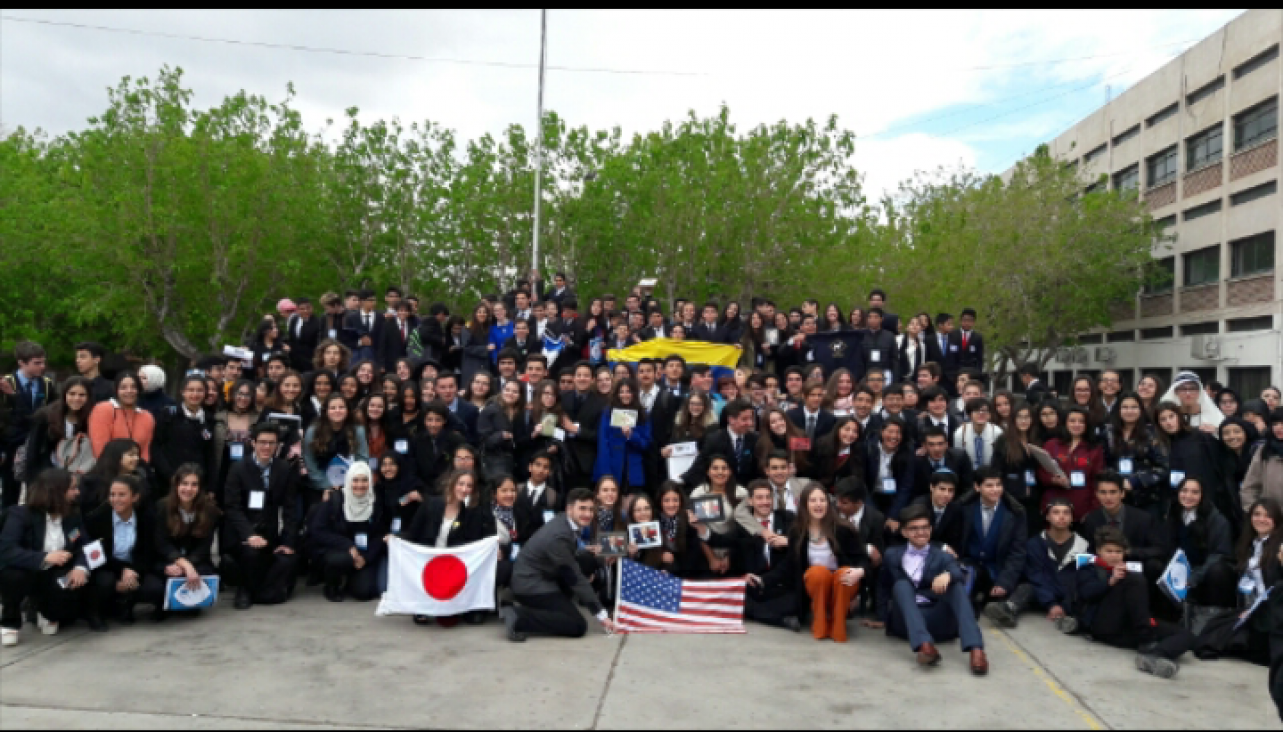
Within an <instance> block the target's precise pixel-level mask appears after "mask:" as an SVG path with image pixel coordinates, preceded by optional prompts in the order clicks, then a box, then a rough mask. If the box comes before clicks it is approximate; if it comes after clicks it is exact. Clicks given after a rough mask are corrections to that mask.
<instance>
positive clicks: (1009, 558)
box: [955, 493, 1029, 594]
mask: <svg viewBox="0 0 1283 732" xmlns="http://www.w3.org/2000/svg"><path fill="white" fill-rule="evenodd" d="M958 507H959V508H960V509H962V541H961V546H959V547H955V550H956V551H957V552H958V556H959V558H961V559H962V561H963V563H965V564H969V565H971V566H975V567H981V566H996V567H997V572H996V573H994V574H993V576H992V579H993V582H994V584H995V585H998V586H999V587H1001V588H1003V589H1004V590H1006V591H1007V593H1008V594H1010V593H1012V592H1014V591H1015V589H1016V585H1017V584H1018V583H1019V582H1020V578H1021V577H1023V576H1024V571H1025V552H1026V551H1027V549H1028V547H1027V544H1028V541H1029V528H1028V526H1029V525H1028V521H1027V520H1026V518H1025V508H1024V506H1021V505H1020V502H1019V501H1017V500H1016V499H1014V498H1012V497H1011V496H1008V495H1003V497H1002V500H1001V501H999V502H998V510H997V515H995V516H994V519H993V520H994V523H995V524H996V523H998V522H999V518H1000V517H1001V526H991V527H990V529H989V530H990V532H993V531H994V530H997V531H998V532H999V533H998V537H997V539H996V541H994V542H993V544H994V552H995V553H994V555H993V556H984V557H981V556H977V555H974V554H973V553H972V551H971V547H972V544H973V539H976V540H978V539H979V538H980V537H981V532H982V530H983V528H984V519H983V517H982V514H981V512H982V510H983V509H982V508H981V502H980V494H979V493H972V494H971V495H969V496H967V497H966V498H963V499H962V500H961V501H959V502H958Z"/></svg>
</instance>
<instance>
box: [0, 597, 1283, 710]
mask: <svg viewBox="0 0 1283 732" xmlns="http://www.w3.org/2000/svg"><path fill="white" fill-rule="evenodd" d="M982 622H986V621H982ZM33 630H34V629H33ZM986 639H987V645H988V648H989V654H990V661H991V664H992V666H993V670H992V673H991V675H990V676H989V677H988V678H985V679H976V678H973V677H972V676H971V675H970V674H969V673H968V672H967V668H966V659H965V658H964V656H963V655H962V654H961V652H959V651H958V650H957V646H956V644H953V645H951V647H950V648H948V649H944V648H942V649H941V651H942V652H943V653H944V654H945V659H944V662H943V663H942V664H941V666H940V667H939V668H936V669H932V670H927V671H924V670H920V669H918V668H917V667H916V665H915V664H914V662H913V658H912V656H911V655H910V654H909V651H908V648H907V644H903V643H901V642H899V641H893V640H892V639H888V638H886V637H885V636H883V635H882V634H881V633H874V632H871V631H861V632H860V633H859V634H858V635H857V636H856V637H855V638H854V639H853V640H852V642H851V643H849V644H847V645H845V646H838V645H835V644H833V643H830V642H823V643H816V642H814V641H812V640H811V639H810V638H809V636H807V635H794V634H792V633H788V632H786V631H779V630H772V629H767V628H762V627H760V626H751V627H750V631H749V634H748V635H747V636H740V637H733V636H716V637H714V636H632V637H628V638H623V637H612V638H607V637H605V636H601V635H593V636H590V637H589V638H586V639H584V640H581V641H556V640H539V639H532V640H531V641H530V642H529V643H526V644H525V645H511V644H509V643H507V642H506V641H504V640H503V639H502V627H501V626H500V625H499V623H498V622H497V621H496V622H495V623H493V624H491V625H487V626H484V627H481V628H472V627H458V628H454V629H450V630H444V629H440V628H431V629H424V628H417V627H415V626H413V625H412V624H411V622H410V620H409V619H403V618H375V617H374V605H372V604H371V605H356V604H352V603H344V604H342V605H331V604H329V603H326V602H324V601H323V600H322V599H321V598H320V597H319V596H317V595H316V594H315V593H313V592H308V593H306V594H305V595H304V596H303V597H301V598H299V599H297V600H295V601H294V602H292V603H290V604H288V605H285V606H282V607H275V608H255V609H254V610H252V611H250V612H249V613H236V612H233V611H232V610H230V608H224V609H218V610H215V611H214V612H213V613H212V614H207V615H206V616H205V617H203V618H199V619H194V620H184V621H180V620H171V621H169V622H167V623H164V624H162V625H160V626H153V625H151V624H150V623H149V622H147V621H146V620H142V621H141V622H140V623H139V624H138V625H137V626H135V627H134V628H130V629H120V628H113V630H112V632H111V633H108V634H106V635H95V634H89V633H87V632H85V631H84V630H82V629H69V630H68V631H66V632H64V634H62V635H59V636H57V637H54V638H44V637H40V636H37V635H36V634H35V633H34V632H27V631H24V633H23V639H22V640H23V643H22V645H20V646H18V647H17V648H13V649H4V650H3V651H0V729H24V728H31V729H50V728H67V729H174V728H183V729H192V730H214V729H244V728H272V729H323V728H327V727H334V728H339V727H349V728H350V727H362V726H364V727H393V728H395V727H400V728H512V727H523V728H531V727H536V728H552V727H570V728H576V729H586V728H600V729H620V728H650V729H668V728H687V727H699V728H801V729H808V728H847V729H850V728H873V729H898V728H901V727H910V728H917V727H936V728H938V727H946V726H947V727H950V728H954V729H1012V728H1031V727H1039V728H1046V729H1106V728H1113V729H1142V728H1173V729H1174V728H1189V729H1195V728H1197V729H1245V728H1255V729H1277V728H1278V727H1279V726H1280V725H1279V720H1278V717H1277V715H1276V714H1275V712H1274V711H1273V707H1272V705H1271V703H1270V700H1269V695H1268V693H1267V692H1266V673H1265V670H1264V669H1262V668H1257V667H1253V666H1248V665H1246V664H1243V663H1240V662H1234V661H1222V662H1217V663H1201V662H1199V661H1196V660H1187V661H1186V662H1185V663H1184V664H1183V667H1182V669H1181V675H1180V676H1179V677H1178V678H1177V679H1176V680H1175V681H1170V682H1166V681H1160V680H1158V679H1154V678H1152V677H1149V676H1145V675H1143V674H1140V673H1138V672H1137V671H1135V670H1134V668H1133V666H1132V655H1131V654H1129V653H1126V652H1123V651H1116V650H1113V649H1109V648H1103V647H1099V646H1094V645H1090V644H1088V643H1086V642H1085V641H1083V640H1081V639H1076V638H1066V637H1064V636H1061V635H1059V634H1058V633H1056V632H1055V630H1054V629H1052V628H1051V627H1050V626H1049V625H1048V624H1047V623H1046V622H1045V621H1042V620H1041V619H1040V618H1038V617H1032V616H1027V617H1026V623H1025V624H1024V625H1023V626H1022V627H1021V628H1020V629H1018V630H1016V631H1011V632H1009V633H1003V632H999V631H996V630H993V629H992V628H989V627H988V626H986ZM500 691H502V694H503V695H502V696H500V695H499V693H500Z"/></svg>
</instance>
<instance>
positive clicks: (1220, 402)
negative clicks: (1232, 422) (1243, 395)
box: [1216, 387, 1243, 417]
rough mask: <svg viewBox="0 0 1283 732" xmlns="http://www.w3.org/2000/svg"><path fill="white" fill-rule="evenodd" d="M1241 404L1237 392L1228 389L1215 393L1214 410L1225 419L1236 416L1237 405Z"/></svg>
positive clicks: (1241, 401)
mask: <svg viewBox="0 0 1283 732" xmlns="http://www.w3.org/2000/svg"><path fill="white" fill-rule="evenodd" d="M1242 403H1243V400H1242V399H1240V398H1239V396H1238V392H1236V391H1234V390H1233V389H1230V388H1229V387H1226V388H1224V389H1221V390H1220V391H1218V392H1216V408H1217V409H1219V410H1221V414H1223V415H1225V416H1226V417H1233V416H1234V415H1236V414H1238V408H1239V405H1240V404H1242Z"/></svg>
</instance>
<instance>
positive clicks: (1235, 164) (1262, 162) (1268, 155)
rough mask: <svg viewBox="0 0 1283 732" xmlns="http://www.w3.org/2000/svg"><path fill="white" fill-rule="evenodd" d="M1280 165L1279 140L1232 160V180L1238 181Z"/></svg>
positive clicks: (1245, 151) (1243, 153)
mask: <svg viewBox="0 0 1283 732" xmlns="http://www.w3.org/2000/svg"><path fill="white" fill-rule="evenodd" d="M1278 164H1279V141H1278V138H1275V139H1273V140H1270V141H1269V142H1267V143H1264V144H1261V145H1257V146H1256V147H1254V148H1251V149H1249V150H1244V151H1243V152H1241V153H1239V154H1237V155H1235V156H1234V157H1232V158H1230V180H1232V181H1233V180H1238V179H1239V178H1243V177H1246V176H1249V175H1251V174H1252V173H1257V172H1260V171H1262V170H1265V169H1267V168H1273V167H1274V166H1276V165H1278Z"/></svg>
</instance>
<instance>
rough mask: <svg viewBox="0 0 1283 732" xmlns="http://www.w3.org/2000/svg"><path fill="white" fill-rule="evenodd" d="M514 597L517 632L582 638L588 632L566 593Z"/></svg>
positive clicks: (577, 610)
mask: <svg viewBox="0 0 1283 732" xmlns="http://www.w3.org/2000/svg"><path fill="white" fill-rule="evenodd" d="M516 599H517V603H518V605H517V608H516V611H517V631H518V632H521V633H525V634H527V635H551V636H557V637H562V638H583V637H584V635H586V634H587V633H588V621H587V620H585V619H584V616H583V614H582V613H580V612H579V606H578V605H576V604H575V601H574V600H573V599H572V598H571V597H570V596H568V595H566V594H563V593H561V592H551V593H548V594H545V595H517V596H516Z"/></svg>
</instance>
